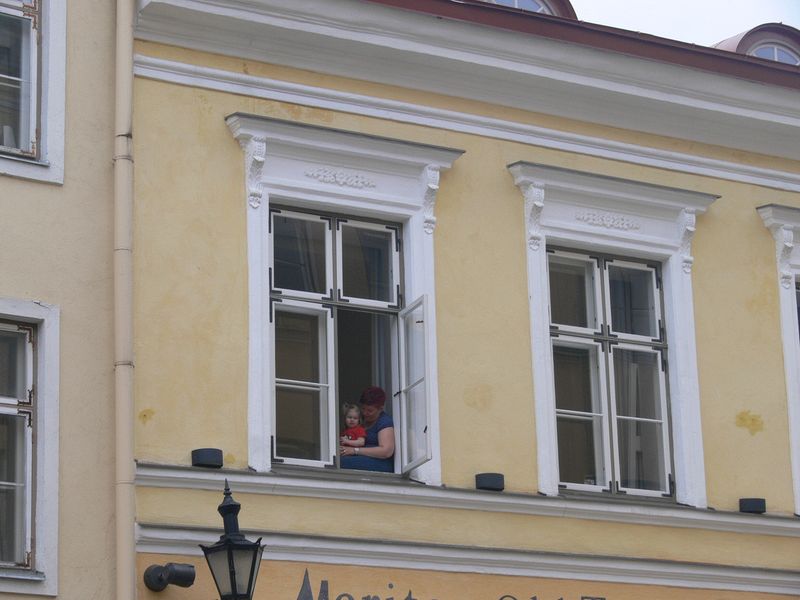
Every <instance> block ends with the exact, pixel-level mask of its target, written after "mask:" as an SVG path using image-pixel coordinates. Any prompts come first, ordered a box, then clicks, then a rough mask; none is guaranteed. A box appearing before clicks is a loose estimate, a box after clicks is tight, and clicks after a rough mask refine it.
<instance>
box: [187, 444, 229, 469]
mask: <svg viewBox="0 0 800 600" xmlns="http://www.w3.org/2000/svg"><path fill="white" fill-rule="evenodd" d="M192 466H193V467H205V468H207V469H220V468H222V450H220V449H219V448H197V449H196V450H192Z"/></svg>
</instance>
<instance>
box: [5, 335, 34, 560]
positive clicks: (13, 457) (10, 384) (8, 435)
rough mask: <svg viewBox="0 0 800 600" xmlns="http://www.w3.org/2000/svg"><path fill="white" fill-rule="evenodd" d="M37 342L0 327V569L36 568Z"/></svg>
mask: <svg viewBox="0 0 800 600" xmlns="http://www.w3.org/2000/svg"><path fill="white" fill-rule="evenodd" d="M32 399H33V338H32V332H31V330H29V329H27V328H23V327H18V326H16V325H10V324H5V323H0V506H3V507H4V509H3V511H2V512H3V513H5V517H4V518H5V519H7V520H6V525H8V528H7V529H4V530H3V535H2V536H0V566H2V565H13V566H16V567H20V566H22V567H28V566H30V556H31V546H32V539H31V525H32V510H31V501H32V494H31V490H32V487H31V486H32V477H33V408H32Z"/></svg>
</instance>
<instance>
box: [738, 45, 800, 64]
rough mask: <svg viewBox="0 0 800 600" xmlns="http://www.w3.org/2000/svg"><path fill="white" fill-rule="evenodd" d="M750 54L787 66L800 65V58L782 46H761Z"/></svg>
mask: <svg viewBox="0 0 800 600" xmlns="http://www.w3.org/2000/svg"><path fill="white" fill-rule="evenodd" d="M750 54H751V55H752V56H757V57H758V58H765V59H767V60H774V61H776V62H780V63H785V64H787V65H800V56H799V55H798V54H797V53H796V52H794V51H793V50H791V49H789V48H787V47H786V46H784V45H782V44H770V43H767V44H760V45H758V46H756V47H755V48H754V49H753V50H752V51H751V52H750Z"/></svg>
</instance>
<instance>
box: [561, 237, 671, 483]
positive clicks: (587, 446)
mask: <svg viewBox="0 0 800 600" xmlns="http://www.w3.org/2000/svg"><path fill="white" fill-rule="evenodd" d="M548 272H549V284H550V332H551V341H552V349H553V373H554V384H555V404H556V422H557V423H556V434H557V439H558V467H559V480H560V485H561V486H562V487H565V488H570V489H576V490H584V491H606V492H613V493H633V494H641V495H659V496H660V495H664V496H670V495H672V493H673V483H672V469H671V459H670V434H669V423H668V414H669V410H668V406H667V390H666V380H667V378H666V356H667V344H666V340H665V334H664V332H665V327H664V323H663V317H662V308H661V305H662V300H661V283H660V274H659V266H658V265H654V264H645V263H640V262H635V261H631V260H626V259H619V258H613V257H606V256H601V255H594V254H593V255H586V254H580V253H575V252H569V251H561V250H550V251H549V253H548Z"/></svg>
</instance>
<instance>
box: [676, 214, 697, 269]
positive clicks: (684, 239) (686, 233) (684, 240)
mask: <svg viewBox="0 0 800 600" xmlns="http://www.w3.org/2000/svg"><path fill="white" fill-rule="evenodd" d="M696 221H697V215H696V214H695V211H694V210H692V209H688V208H686V209H683V210H682V211H681V214H680V217H679V218H678V234H679V236H680V247H679V250H678V253H679V254H680V257H681V269H682V270H683V272H684V273H686V274H687V275H688V274H690V273H691V272H692V265H693V264H694V257H693V256H692V239H693V238H694V234H695V231H697V226H696V225H697V223H696Z"/></svg>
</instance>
